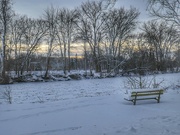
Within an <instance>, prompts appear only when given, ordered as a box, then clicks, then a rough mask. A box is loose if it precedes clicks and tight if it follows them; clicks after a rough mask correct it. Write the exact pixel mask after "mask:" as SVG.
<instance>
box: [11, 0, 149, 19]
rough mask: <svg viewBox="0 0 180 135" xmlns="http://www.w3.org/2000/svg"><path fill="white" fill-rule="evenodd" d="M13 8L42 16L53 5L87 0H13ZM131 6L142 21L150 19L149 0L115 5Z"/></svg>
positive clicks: (120, 1)
mask: <svg viewBox="0 0 180 135" xmlns="http://www.w3.org/2000/svg"><path fill="white" fill-rule="evenodd" d="M12 1H13V9H14V10H15V12H16V13H18V14H21V15H27V16H28V17H32V18H40V17H41V16H42V15H43V13H44V10H45V9H46V8H47V7H48V6H50V5H53V6H54V7H59V8H63V7H65V8H69V9H73V8H76V7H78V6H80V5H81V3H82V2H86V0H12ZM131 6H133V7H135V8H137V9H138V10H139V11H140V12H141V14H140V16H139V19H140V21H143V22H144V21H146V20H148V18H149V16H148V12H147V11H146V7H147V0H118V1H117V3H116V5H115V7H124V8H127V9H128V8H130V7H131Z"/></svg>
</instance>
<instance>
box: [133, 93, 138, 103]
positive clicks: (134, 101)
mask: <svg viewBox="0 0 180 135" xmlns="http://www.w3.org/2000/svg"><path fill="white" fill-rule="evenodd" d="M136 99H137V93H136V96H135V98H134V100H133V103H134V105H136Z"/></svg>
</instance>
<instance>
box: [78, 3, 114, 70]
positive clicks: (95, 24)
mask: <svg viewBox="0 0 180 135" xmlns="http://www.w3.org/2000/svg"><path fill="white" fill-rule="evenodd" d="M104 2H105V3H104ZM113 4H114V3H113ZM113 4H112V3H111V2H110V1H87V2H85V3H82V5H81V9H80V10H81V11H80V15H81V18H82V19H83V20H84V22H88V27H89V32H88V34H89V35H87V36H86V38H87V39H86V41H87V42H88V44H89V46H90V49H91V52H92V55H93V62H94V65H95V70H96V71H97V72H99V71H101V67H100V64H99V56H100V53H101V50H100V42H101V40H102V35H103V24H104V23H105V20H104V18H103V15H104V12H105V11H107V10H108V9H109V8H110V7H111V6H112V5H113ZM82 33H83V34H86V33H84V32H82Z"/></svg>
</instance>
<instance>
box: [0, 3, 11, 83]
mask: <svg viewBox="0 0 180 135" xmlns="http://www.w3.org/2000/svg"><path fill="white" fill-rule="evenodd" d="M12 16H13V11H12V3H11V0H0V25H1V27H2V29H1V36H2V50H1V51H2V53H1V65H2V66H1V76H2V80H3V82H2V83H8V80H6V47H7V44H6V43H7V42H6V41H7V33H8V29H9V24H10V22H11V19H12Z"/></svg>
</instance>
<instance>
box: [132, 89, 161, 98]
mask: <svg viewBox="0 0 180 135" xmlns="http://www.w3.org/2000/svg"><path fill="white" fill-rule="evenodd" d="M163 93H164V90H163V89H160V90H148V91H133V92H132V93H131V97H135V96H153V95H161V94H163Z"/></svg>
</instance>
